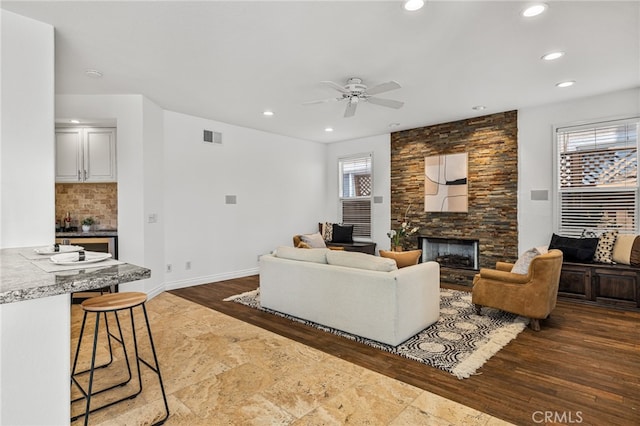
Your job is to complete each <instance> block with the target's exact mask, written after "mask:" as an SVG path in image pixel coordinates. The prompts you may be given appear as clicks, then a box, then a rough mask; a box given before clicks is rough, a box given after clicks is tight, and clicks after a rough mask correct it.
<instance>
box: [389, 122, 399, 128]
mask: <svg viewBox="0 0 640 426" xmlns="http://www.w3.org/2000/svg"><path fill="white" fill-rule="evenodd" d="M389 127H391V128H394V127H400V123H391V124H389Z"/></svg>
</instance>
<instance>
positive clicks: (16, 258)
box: [0, 247, 151, 303]
mask: <svg viewBox="0 0 640 426" xmlns="http://www.w3.org/2000/svg"><path fill="white" fill-rule="evenodd" d="M26 251H27V252H28V251H33V247H31V248H30V247H22V248H11V249H1V250H0V303H12V302H20V301H23V300H30V299H38V298H41V297H49V296H56V295H59V294H65V293H75V292H78V291H86V290H93V289H97V288H102V287H107V286H111V285H116V284H122V283H127V282H131V281H138V280H143V279H146V278H149V277H151V270H150V269H147V268H143V267H141V266H136V265H132V264H129V263H123V264H119V265H113V266H107V267H102V268H97V266H99V265H97V264H88V265H87V268H85V269H74V270H69V271H60V272H45V271H43V270H42V269H40V268H39V267H38V266H36V265H35V264H34V262H49V258H48V257H46V256H43V259H42V260H29V259H27V258H26V257H25V256H23V255H22V254H21V253H25V252H26ZM92 266H93V268H92Z"/></svg>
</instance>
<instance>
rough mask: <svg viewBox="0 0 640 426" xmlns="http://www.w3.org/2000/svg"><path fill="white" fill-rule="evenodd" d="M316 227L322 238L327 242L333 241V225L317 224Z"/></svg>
mask: <svg viewBox="0 0 640 426" xmlns="http://www.w3.org/2000/svg"><path fill="white" fill-rule="evenodd" d="M318 225H319V226H318V228H319V230H320V233H321V234H322V238H323V239H324V240H325V241H327V242H331V241H333V223H330V222H324V223H319V224H318Z"/></svg>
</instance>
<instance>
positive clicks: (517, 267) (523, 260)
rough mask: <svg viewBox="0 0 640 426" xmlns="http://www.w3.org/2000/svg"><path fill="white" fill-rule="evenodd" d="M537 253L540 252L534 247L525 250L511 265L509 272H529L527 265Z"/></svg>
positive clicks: (522, 273) (524, 273) (521, 273)
mask: <svg viewBox="0 0 640 426" xmlns="http://www.w3.org/2000/svg"><path fill="white" fill-rule="evenodd" d="M539 254H540V252H539V251H538V249H537V248H535V247H534V248H532V249H529V250H527V251H525V252H524V253H522V256H520V257H519V258H518V260H517V261H516V263H515V264H514V265H513V268H511V272H512V273H514V274H520V275H527V274H528V273H529V265H531V261H532V260H533V258H534V257H536V256H538V255H539Z"/></svg>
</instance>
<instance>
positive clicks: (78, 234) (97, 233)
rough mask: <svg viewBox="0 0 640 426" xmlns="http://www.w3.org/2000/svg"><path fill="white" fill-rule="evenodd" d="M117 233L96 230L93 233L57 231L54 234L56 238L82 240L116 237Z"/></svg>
mask: <svg viewBox="0 0 640 426" xmlns="http://www.w3.org/2000/svg"><path fill="white" fill-rule="evenodd" d="M117 236H118V231H116V230H110V229H103V230H100V229H96V230H95V231H89V232H82V231H58V232H56V238H65V237H68V238H82V237H87V238H89V237H117Z"/></svg>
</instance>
